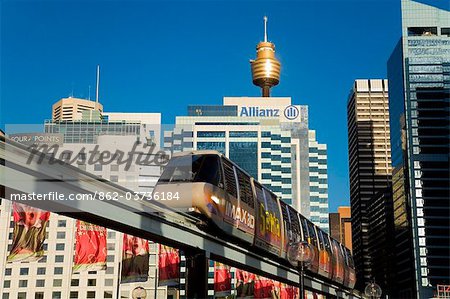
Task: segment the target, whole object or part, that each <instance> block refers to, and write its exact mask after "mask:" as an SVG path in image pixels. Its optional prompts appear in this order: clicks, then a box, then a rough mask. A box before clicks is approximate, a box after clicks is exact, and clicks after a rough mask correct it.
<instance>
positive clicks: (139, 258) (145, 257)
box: [121, 234, 149, 283]
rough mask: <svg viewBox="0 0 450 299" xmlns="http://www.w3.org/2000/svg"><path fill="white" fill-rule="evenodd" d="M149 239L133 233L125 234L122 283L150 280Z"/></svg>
mask: <svg viewBox="0 0 450 299" xmlns="http://www.w3.org/2000/svg"><path fill="white" fill-rule="evenodd" d="M148 270H149V245H148V241H147V240H144V239H142V238H138V237H135V236H132V235H127V234H124V235H123V249H122V272H121V283H126V282H144V281H147V280H148Z"/></svg>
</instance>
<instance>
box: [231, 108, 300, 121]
mask: <svg viewBox="0 0 450 299" xmlns="http://www.w3.org/2000/svg"><path fill="white" fill-rule="evenodd" d="M280 110H281V109H279V108H260V107H245V106H243V107H241V112H240V113H239V116H241V117H242V116H247V117H280V116H281V115H280ZM283 115H284V117H286V118H287V119H289V120H294V119H296V118H298V117H299V116H300V111H299V110H298V108H297V107H295V106H294V105H290V106H287V107H286V108H284V110H283Z"/></svg>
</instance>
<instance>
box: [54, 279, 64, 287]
mask: <svg viewBox="0 0 450 299" xmlns="http://www.w3.org/2000/svg"><path fill="white" fill-rule="evenodd" d="M53 286H54V287H60V286H62V279H53Z"/></svg>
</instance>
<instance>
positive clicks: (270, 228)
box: [153, 151, 356, 289]
mask: <svg viewBox="0 0 450 299" xmlns="http://www.w3.org/2000/svg"><path fill="white" fill-rule="evenodd" d="M153 192H154V194H156V193H160V194H163V193H166V194H167V193H169V192H170V193H172V194H177V196H176V198H177V200H172V201H171V202H170V206H171V207H174V208H177V209H181V210H182V211H185V212H190V213H191V214H195V215H196V216H197V217H200V218H202V219H205V220H206V221H207V222H209V223H213V224H214V225H215V226H216V227H217V228H219V229H220V230H221V231H222V232H221V235H222V233H225V234H226V235H229V236H233V237H235V238H238V239H239V240H241V241H244V242H246V243H248V244H249V245H250V246H255V247H257V248H259V249H262V250H265V251H268V252H270V253H272V254H274V255H276V256H278V257H280V258H282V259H286V258H287V249H288V245H289V243H291V242H294V241H307V242H308V243H309V244H310V245H311V247H312V248H313V251H314V259H313V261H312V262H311V264H310V266H309V270H310V271H312V272H313V273H317V274H319V275H321V276H323V277H325V278H327V279H330V280H332V281H334V282H336V283H338V284H340V285H343V286H345V287H347V288H350V289H353V287H354V285H355V281H356V278H355V267H354V263H353V257H352V255H351V253H350V250H349V249H347V248H346V247H345V246H344V245H342V244H341V243H339V242H338V241H336V240H335V239H333V238H331V237H330V236H329V235H328V234H327V233H326V232H324V231H323V230H321V229H319V228H318V227H317V226H316V225H314V224H313V223H312V222H311V221H309V220H308V219H306V218H305V217H304V216H303V215H301V214H300V213H298V212H297V211H296V210H295V209H294V208H293V207H291V206H289V205H288V204H286V203H285V202H283V201H281V200H280V199H279V198H278V197H277V196H276V195H275V194H274V193H273V192H271V191H270V190H269V189H267V188H266V187H264V186H263V185H261V184H260V183H259V182H258V181H256V180H255V179H254V178H252V177H251V176H250V175H249V174H247V173H246V172H245V171H244V170H242V169H241V168H240V167H239V166H237V165H236V164H235V163H233V162H232V161H230V160H229V159H227V158H226V157H225V156H224V155H222V154H220V153H219V152H216V151H191V152H182V153H176V154H174V155H173V157H172V159H171V160H170V161H169V163H168V164H167V166H166V167H165V169H164V171H163V173H162V175H161V177H160V179H159V180H158V183H157V185H156V186H155V189H154V191H153Z"/></svg>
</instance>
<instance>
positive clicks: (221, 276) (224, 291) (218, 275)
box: [214, 262, 231, 297]
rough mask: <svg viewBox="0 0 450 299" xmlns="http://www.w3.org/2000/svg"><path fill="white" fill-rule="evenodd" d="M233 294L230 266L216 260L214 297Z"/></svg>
mask: <svg viewBox="0 0 450 299" xmlns="http://www.w3.org/2000/svg"><path fill="white" fill-rule="evenodd" d="M229 295H231V273H230V267H229V266H227V265H224V264H222V263H219V262H214V297H225V296H229Z"/></svg>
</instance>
